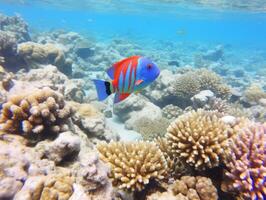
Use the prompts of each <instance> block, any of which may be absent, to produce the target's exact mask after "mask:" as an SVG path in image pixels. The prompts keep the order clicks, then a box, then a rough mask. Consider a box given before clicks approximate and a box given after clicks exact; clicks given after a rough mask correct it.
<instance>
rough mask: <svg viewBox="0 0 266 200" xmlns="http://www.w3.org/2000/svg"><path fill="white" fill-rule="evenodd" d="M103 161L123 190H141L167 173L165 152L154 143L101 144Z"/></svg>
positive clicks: (114, 181)
mask: <svg viewBox="0 0 266 200" xmlns="http://www.w3.org/2000/svg"><path fill="white" fill-rule="evenodd" d="M97 148H98V151H99V153H100V158H101V159H102V160H103V161H105V162H106V163H107V164H108V165H109V166H110V167H111V173H110V178H111V179H112V182H113V185H115V186H117V187H118V188H120V189H126V190H131V191H141V190H143V189H144V187H145V185H147V184H148V183H149V182H150V181H152V180H161V179H163V178H164V176H165V175H166V172H167V162H166V160H165V158H164V155H163V153H162V152H161V150H160V149H159V148H157V146H156V145H155V144H154V143H152V142H128V143H125V142H111V143H109V144H106V143H102V144H99V145H98V147H97Z"/></svg>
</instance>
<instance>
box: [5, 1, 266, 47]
mask: <svg viewBox="0 0 266 200" xmlns="http://www.w3.org/2000/svg"><path fill="white" fill-rule="evenodd" d="M8 2H9V3H8ZM15 2H16V1H14V2H13V3H12V1H0V12H2V13H4V14H8V15H14V14H15V13H18V14H19V15H21V16H22V17H23V18H24V19H25V20H26V21H27V22H28V23H29V25H30V27H31V29H33V30H34V29H35V30H40V31H47V30H50V29H66V30H69V31H75V32H79V33H85V34H90V35H91V36H94V37H98V38H101V39H102V40H105V39H112V38H113V37H123V38H128V39H131V40H134V39H138V40H139V41H141V44H142V46H144V47H148V46H151V45H152V44H154V43H156V40H157V42H159V41H158V40H171V41H177V42H179V41H181V42H186V43H194V42H195V43H197V42H198V43H204V44H220V43H222V44H226V45H232V46H233V47H235V48H243V49H249V48H253V49H265V47H266V39H265V38H266V37H265V36H266V13H264V12H263V11H260V12H259V11H256V9H254V8H253V7H252V8H250V9H249V8H246V9H239V8H228V9H226V8H224V9H221V8H220V7H214V6H213V4H211V5H205V6H204V5H198V4H193V5H190V4H175V3H169V5H167V4H166V3H158V2H155V1H154V2H149V3H147V2H146V3H140V2H139V1H105V2H104V1H93V3H91V4H90V2H92V1H88V2H89V3H87V4H86V2H85V1H84V2H83V1H78V3H74V1H73V2H72V4H71V1H66V2H65V3H64V1H56V2H57V3H55V4H52V3H50V2H49V1H18V2H19V3H15ZM108 2H109V3H108ZM79 3H80V4H81V5H78V4H79ZM82 4H83V5H82ZM264 4H265V3H264ZM243 5H245V4H243ZM257 5H259V4H257ZM263 6H264V5H263V1H262V4H261V6H258V8H263ZM238 7H240V8H241V6H238ZM258 8H257V9H258ZM149 40H155V41H153V43H151V42H149Z"/></svg>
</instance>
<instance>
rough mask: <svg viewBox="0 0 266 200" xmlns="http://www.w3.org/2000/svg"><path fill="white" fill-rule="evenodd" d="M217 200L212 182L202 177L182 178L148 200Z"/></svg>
mask: <svg viewBox="0 0 266 200" xmlns="http://www.w3.org/2000/svg"><path fill="white" fill-rule="evenodd" d="M168 198H169V199H173V200H218V193H217V190H216V188H215V187H214V185H213V183H212V181H211V180H210V179H209V178H206V177H202V176H196V177H193V176H182V177H181V178H180V179H179V180H176V181H175V182H174V183H173V184H171V185H169V186H168V188H167V191H166V192H156V193H153V194H152V195H150V196H148V197H147V199H148V200H157V199H168Z"/></svg>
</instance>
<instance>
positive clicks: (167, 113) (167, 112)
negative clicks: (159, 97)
mask: <svg viewBox="0 0 266 200" xmlns="http://www.w3.org/2000/svg"><path fill="white" fill-rule="evenodd" d="M162 112H163V117H165V118H167V119H169V120H173V119H176V118H177V117H178V116H179V115H181V114H183V110H182V109H181V108H179V107H178V106H175V105H173V104H169V105H167V106H165V107H163V109H162Z"/></svg>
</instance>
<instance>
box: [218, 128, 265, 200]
mask: <svg viewBox="0 0 266 200" xmlns="http://www.w3.org/2000/svg"><path fill="white" fill-rule="evenodd" d="M265 145H266V126H265V125H261V124H253V125H249V126H247V127H246V128H243V129H240V130H239V134H238V135H237V137H236V138H235V139H234V140H233V143H232V151H231V153H230V157H228V160H227V162H226V166H227V171H226V172H225V177H226V179H225V181H224V184H223V190H225V191H230V192H236V193H237V195H238V196H239V197H240V199H245V200H247V199H261V200H262V199H265V196H266V193H265V189H266V183H265V169H266V166H265V160H266V151H265Z"/></svg>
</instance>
